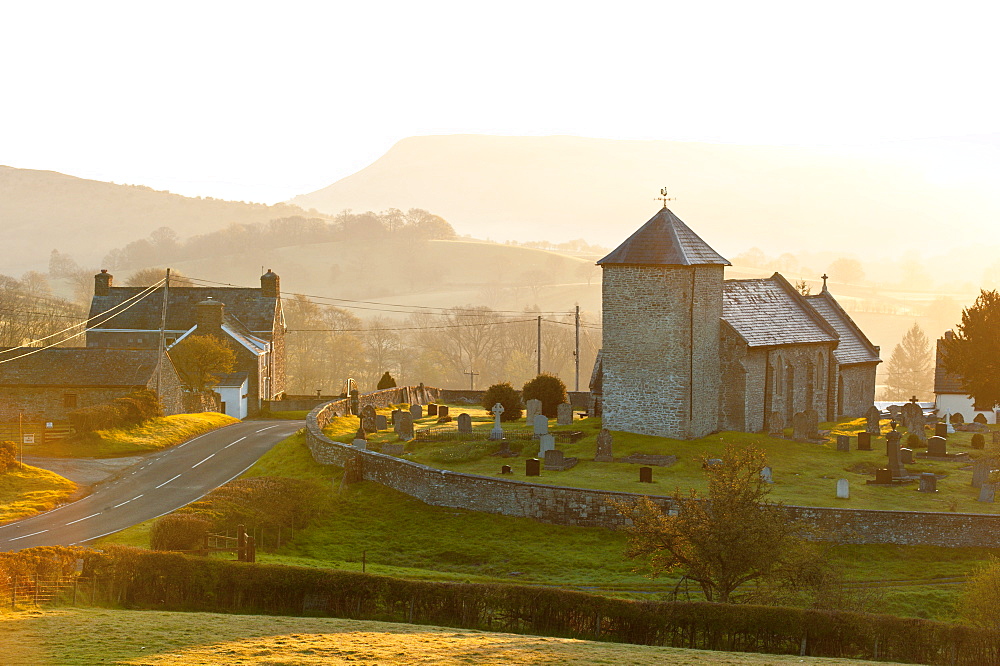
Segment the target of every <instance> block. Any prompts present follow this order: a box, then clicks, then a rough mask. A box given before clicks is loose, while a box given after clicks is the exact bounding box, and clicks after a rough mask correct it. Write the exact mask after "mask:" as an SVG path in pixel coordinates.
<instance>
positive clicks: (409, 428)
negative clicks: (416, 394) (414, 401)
mask: <svg viewBox="0 0 1000 666" xmlns="http://www.w3.org/2000/svg"><path fill="white" fill-rule="evenodd" d="M418 406H419V405H418ZM396 432H397V434H398V435H399V438H400V439H402V440H406V441H410V440H411V439H413V415H412V414H411V413H410V412H400V414H399V430H397V431H396Z"/></svg>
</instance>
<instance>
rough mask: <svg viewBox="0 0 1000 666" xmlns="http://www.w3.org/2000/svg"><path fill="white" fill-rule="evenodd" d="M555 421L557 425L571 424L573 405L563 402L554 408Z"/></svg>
mask: <svg viewBox="0 0 1000 666" xmlns="http://www.w3.org/2000/svg"><path fill="white" fill-rule="evenodd" d="M556 423H558V424H559V425H573V405H571V404H569V403H568V402H564V403H561V404H560V405H559V407H557V408H556Z"/></svg>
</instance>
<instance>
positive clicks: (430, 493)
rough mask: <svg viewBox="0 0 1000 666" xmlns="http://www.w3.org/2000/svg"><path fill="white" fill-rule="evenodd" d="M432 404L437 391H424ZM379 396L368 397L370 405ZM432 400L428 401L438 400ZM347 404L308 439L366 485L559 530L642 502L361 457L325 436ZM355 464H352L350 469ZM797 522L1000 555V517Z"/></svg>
mask: <svg viewBox="0 0 1000 666" xmlns="http://www.w3.org/2000/svg"><path fill="white" fill-rule="evenodd" d="M418 388H420V387H401V388H396V389H386V390H385V391H379V392H378V393H379V394H388V392H392V391H396V392H399V393H396V394H394V395H392V396H389V395H385V396H379V397H378V400H380V401H381V400H385V401H386V404H393V403H398V402H406V401H405V400H399V399H396V398H398V397H399V396H400V395H404V394H405V393H403V392H404V391H405V390H407V389H410V390H413V391H414V394H416V393H417V392H416V390H415V389H418ZM422 390H423V391H424V392H425V393H424V395H425V396H426V397H429V396H432V395H434V391H436V389H427V388H423V389H422ZM373 395H377V394H371V395H367V396H362V398H361V402H362V404H376V403H375V402H369V401H368V399H369V398H370V397H372V396H373ZM436 399H437V398H436V397H434V398H431V399H430V400H428V401H431V400H436ZM346 410H347V401H346V400H338V401H335V402H331V403H327V404H326V405H322V406H320V407H317V408H316V409H314V410H313V411H312V412H310V414H309V416H308V417H307V418H306V434H307V441H308V445H309V448H310V450H311V451H312V455H313V458H314V459H315V460H316V461H317V462H319V463H321V464H327V465H337V466H340V467H344V466H347V465H348V464H350V466H351V467H352V468H353V469H355V470H356V471H357V472H358V474H359V475H360V478H362V479H364V480H366V481H375V482H376V483H381V484H383V485H385V486H388V487H390V488H393V489H395V490H398V491H400V492H404V493H406V494H407V495H410V496H412V497H415V498H417V499H419V500H421V501H423V502H425V503H427V504H430V505H433V506H445V507H452V508H460V509H469V510H472V511H481V512H484V513H498V514H502V515H507V516H517V517H522V518H534V519H536V520H539V521H541V522H545V523H552V524H555V525H577V526H583V527H605V528H610V529H615V528H619V527H621V526H622V525H623V519H622V517H621V516H620V515H619V514H618V512H617V511H615V509H614V508H613V507H612V506H611V504H610V501H609V500H612V499H620V500H634V499H636V498H638V497H640V495H637V494H632V493H621V492H608V491H600V490H587V489H581V488H564V487H560V486H551V485H543V484H537V483H528V482H525V481H517V480H514V479H498V478H491V477H486V476H478V475H475V474H461V473H457V472H450V471H447V470H440V469H435V468H432V467H427V466H426V465H420V464H418V463H414V462H410V461H408V460H404V459H401V458H396V457H394V456H388V455H383V454H381V453H377V452H375V451H362V450H358V449H354V448H352V447H350V446H348V445H347V444H342V443H340V442H334V441H333V440H331V439H330V438H328V437H327V436H326V435H324V434H323V432H322V427H323V426H324V425H326V424H327V423H329V421H330V419H331V418H333V417H334V416H335V415H340V414H343V413H345V412H346ZM349 461H350V462H349ZM651 499H652V500H653V501H654V502H655V503H656V504H658V505H659V506H661V507H662V508H663V509H664V510H668V511H669V510H671V509H673V508H674V506H673V502H672V500H671V499H670V498H668V497H656V496H654V497H651ZM786 510H787V511H788V513H789V517H790V518H801V519H803V520H805V521H807V522H809V523H811V524H814V525H817V526H818V527H820V528H822V529H823V530H824V531H825V532H826V533H828V534H830V535H832V536H833V537H834V538H835V539H836V540H838V541H842V542H844V543H856V544H868V543H887V544H899V545H930V546H946V547H986V548H997V547H1000V515H980V514H961V513H922V512H917V511H880V510H858V509H832V508H815V507H796V506H790V507H786Z"/></svg>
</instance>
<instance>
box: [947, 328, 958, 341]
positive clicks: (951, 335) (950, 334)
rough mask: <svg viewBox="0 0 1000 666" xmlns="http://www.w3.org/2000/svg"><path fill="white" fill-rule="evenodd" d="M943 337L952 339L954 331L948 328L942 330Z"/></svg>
mask: <svg viewBox="0 0 1000 666" xmlns="http://www.w3.org/2000/svg"><path fill="white" fill-rule="evenodd" d="M944 339H945V340H954V339H955V331H953V330H951V329H948V330H947V331H945V332H944Z"/></svg>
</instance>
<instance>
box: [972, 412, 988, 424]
mask: <svg viewBox="0 0 1000 666" xmlns="http://www.w3.org/2000/svg"><path fill="white" fill-rule="evenodd" d="M972 420H973V421H975V422H976V423H982V424H983V425H986V423H987V421H986V414H976V418H974V419H972Z"/></svg>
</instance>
